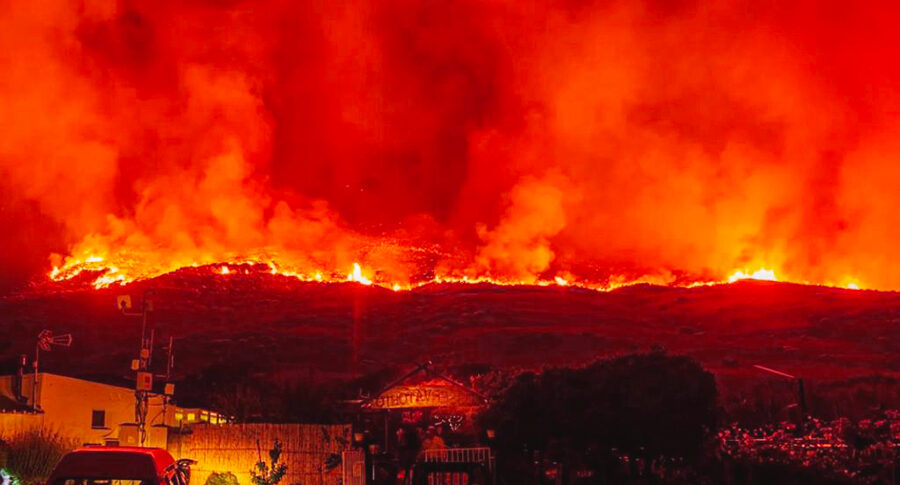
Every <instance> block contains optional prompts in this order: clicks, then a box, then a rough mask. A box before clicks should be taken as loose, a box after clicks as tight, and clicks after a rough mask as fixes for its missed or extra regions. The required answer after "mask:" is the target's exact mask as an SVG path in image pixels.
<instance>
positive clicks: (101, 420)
mask: <svg viewBox="0 0 900 485" xmlns="http://www.w3.org/2000/svg"><path fill="white" fill-rule="evenodd" d="M105 427H106V411H105V410H103V409H95V410H93V411H91V428H105Z"/></svg>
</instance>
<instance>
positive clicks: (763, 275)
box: [728, 268, 778, 283]
mask: <svg viewBox="0 0 900 485" xmlns="http://www.w3.org/2000/svg"><path fill="white" fill-rule="evenodd" d="M739 280H764V281H778V278H777V277H776V276H775V271H773V270H771V269H765V268H762V269H758V270H756V271H754V272H753V273H747V272H744V271H735V272H734V273H732V275H731V276H729V277H728V282H729V283H734V282H735V281H739Z"/></svg>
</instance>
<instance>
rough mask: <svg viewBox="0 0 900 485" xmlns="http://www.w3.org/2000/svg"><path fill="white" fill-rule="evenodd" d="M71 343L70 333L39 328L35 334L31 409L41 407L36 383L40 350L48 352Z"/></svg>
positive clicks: (34, 409)
mask: <svg viewBox="0 0 900 485" xmlns="http://www.w3.org/2000/svg"><path fill="white" fill-rule="evenodd" d="M71 345H72V334H70V333H67V334H64V335H53V332H51V331H50V330H47V329H44V330H41V333H39V334H38V336H37V343H35V345H34V363H33V367H34V378H33V379H32V380H31V409H32V411H35V412H37V410H38V409H39V408H40V407H41V406H40V405H39V404H38V396H37V383H38V367H39V366H40V360H41V351H42V350H43V351H44V352H50V351H51V350H52V349H53V347H69V346H71Z"/></svg>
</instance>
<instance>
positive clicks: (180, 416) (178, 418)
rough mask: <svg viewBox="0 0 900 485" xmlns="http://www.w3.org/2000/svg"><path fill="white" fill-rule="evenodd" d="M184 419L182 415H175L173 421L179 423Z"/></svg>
mask: <svg viewBox="0 0 900 485" xmlns="http://www.w3.org/2000/svg"><path fill="white" fill-rule="evenodd" d="M182 419H184V413H175V421H181V420H182Z"/></svg>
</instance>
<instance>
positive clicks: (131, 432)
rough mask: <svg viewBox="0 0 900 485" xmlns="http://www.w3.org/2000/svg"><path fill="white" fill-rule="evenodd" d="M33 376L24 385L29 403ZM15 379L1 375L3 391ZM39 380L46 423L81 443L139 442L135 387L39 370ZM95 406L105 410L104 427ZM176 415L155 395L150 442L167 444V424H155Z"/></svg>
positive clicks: (38, 386)
mask: <svg viewBox="0 0 900 485" xmlns="http://www.w3.org/2000/svg"><path fill="white" fill-rule="evenodd" d="M33 379H34V376H33V375H31V374H29V375H26V376H25V379H24V383H23V386H22V389H23V394H25V396H26V397H28V403H29V405H30V404H31V403H32V382H33ZM11 382H12V377H3V378H0V392H4V393H7V388H9V389H11V387H12V386H11ZM37 382H38V385H37V399H38V404H39V406H40V409H41V410H43V422H42V425H43V426H46V427H49V428H51V429H54V430H57V431H59V432H60V433H61V434H64V435H66V436H71V437H74V438H76V439H77V440H78V441H79V443H80V444H100V445H102V444H105V443H106V441H107V440H117V441H119V443H120V444H122V445H138V444H139V443H138V442H137V438H136V437H137V433H136V428H135V427H134V425H133V424H131V423H134V421H135V419H134V406H135V397H134V391H132V390H130V389H126V388H123V387H118V386H111V385H108V384H100V383H97V382H90V381H85V380H81V379H74V378H71V377H64V376H59V375H55V374H47V373H39V374H38V381H37ZM95 410H97V411H103V412H104V414H105V423H104V426H102V427H94V426H92V414H93V411H95ZM172 416H174V407H173V406H168V407H167V413H165V415H164V414H163V405H162V398H161V397H160V396H154V397H152V398H151V400H150V405H149V412H148V413H147V431H148V439H147V442H146V443H145V445H146V446H155V447H161V448H165V446H166V439H167V435H168V432H167V428H165V427H161V426H153V425H154V424H155V425H164V424H166V423H167V422H171V420H172ZM129 424H131V425H130V426H129Z"/></svg>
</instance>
